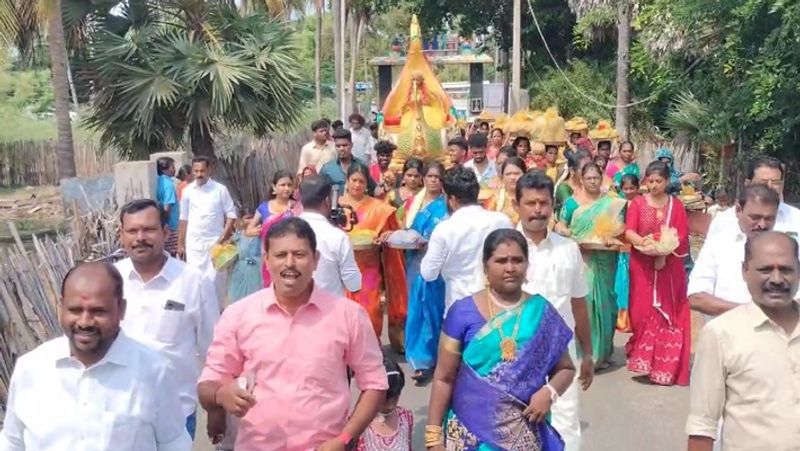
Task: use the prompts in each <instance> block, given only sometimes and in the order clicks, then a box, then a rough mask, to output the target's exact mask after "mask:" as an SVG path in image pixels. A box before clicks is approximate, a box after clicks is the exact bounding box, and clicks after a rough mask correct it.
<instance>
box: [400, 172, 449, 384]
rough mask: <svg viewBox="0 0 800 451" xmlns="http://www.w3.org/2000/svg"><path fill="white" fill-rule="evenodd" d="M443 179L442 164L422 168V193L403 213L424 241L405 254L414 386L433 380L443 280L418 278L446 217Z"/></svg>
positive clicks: (408, 338) (407, 224)
mask: <svg viewBox="0 0 800 451" xmlns="http://www.w3.org/2000/svg"><path fill="white" fill-rule="evenodd" d="M443 175H444V166H442V164H441V163H438V162H432V163H429V164H428V165H427V166H425V168H424V169H423V170H422V177H423V180H424V182H425V189H423V190H422V191H420V192H419V193H417V195H416V196H415V197H414V200H413V201H412V202H411V205H410V207H409V209H408V210H407V211H406V212H405V227H406V228H408V229H411V230H414V231H415V232H417V233H419V234H420V236H422V238H423V239H424V240H425V241H424V242H422V243H421V247H420V248H419V249H416V250H408V251H406V280H407V283H408V314H407V316H406V359H407V360H408V363H409V364H411V367H412V368H414V375H413V376H411V378H412V379H414V380H415V381H416V383H417V385H425V384H427V383H428V382H430V380H431V378H432V377H433V369H434V367H435V366H436V351H437V349H438V347H439V333H440V332H441V329H442V318H443V317H444V279H442V277H441V276H439V278H438V279H436V280H434V281H433V282H426V281H425V279H423V278H422V276H421V275H420V274H419V265H420V262H421V261H422V257H423V256H424V255H425V243H427V241H428V240H429V239H430V238H431V233H433V229H434V228H435V227H436V226H437V225H438V224H439V223H440V222H442V221H443V220H444V219H445V218H446V217H447V202H446V201H445V197H444V194H442V176H443Z"/></svg>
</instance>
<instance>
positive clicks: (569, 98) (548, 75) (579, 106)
mask: <svg viewBox="0 0 800 451" xmlns="http://www.w3.org/2000/svg"><path fill="white" fill-rule="evenodd" d="M564 69H565V71H564V72H565V73H566V75H567V77H568V78H569V79H570V80H571V81H572V83H574V84H575V85H576V86H577V87H578V88H580V90H581V91H583V92H584V93H586V94H588V95H589V96H591V97H592V98H594V99H596V100H599V101H600V102H602V103H605V104H608V105H613V104H615V103H616V96H615V92H616V90H615V87H614V79H615V74H614V68H613V67H610V66H604V65H599V64H594V63H589V62H586V61H580V60H576V61H573V62H572V63H571V64H569V66H567V67H566V68H564ZM529 92H530V107H531V109H538V110H544V109H546V108H548V107H550V106H556V107H558V111H559V112H560V113H561V116H562V117H564V118H565V119H567V120H569V119H570V118H571V117H574V116H582V117H583V118H585V119H586V120H587V121H588V122H589V124H590V125H594V124H595V123H597V121H598V120H601V119H604V120H613V118H614V109H613V108H606V107H603V106H600V105H597V104H596V103H593V102H591V101H589V100H588V99H586V97H584V96H583V95H581V94H580V93H579V92H578V91H577V90H576V89H575V88H574V87H572V86H571V85H570V84H569V83H568V82H567V80H565V79H564V76H563V75H562V74H561V73H560V72H558V70H556V69H555V68H553V69H549V70H547V71H546V72H544V74H543V75H540V76H539V77H537V78H536V81H535V82H534V83H533V84H532V85H531V86H530V87H529Z"/></svg>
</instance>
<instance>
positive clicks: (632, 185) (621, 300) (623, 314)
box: [614, 174, 639, 332]
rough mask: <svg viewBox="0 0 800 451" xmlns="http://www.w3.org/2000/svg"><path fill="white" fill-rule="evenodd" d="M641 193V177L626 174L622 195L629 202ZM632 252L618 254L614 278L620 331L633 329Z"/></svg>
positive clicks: (623, 178)
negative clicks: (630, 302)
mask: <svg viewBox="0 0 800 451" xmlns="http://www.w3.org/2000/svg"><path fill="white" fill-rule="evenodd" d="M638 195H639V177H637V176H635V175H634V174H625V175H623V176H622V178H621V188H620V196H621V197H624V198H625V200H626V201H628V204H630V202H631V201H632V200H633V199H634V198H635V197H636V196H638ZM630 258H631V254H630V252H620V253H619V255H618V256H617V275H616V279H615V280H614V292H615V293H616V294H617V330H618V331H620V332H630V331H631V319H630V317H629V316H628V291H629V289H630V287H629V284H630V280H629V279H628V268H629V266H630Z"/></svg>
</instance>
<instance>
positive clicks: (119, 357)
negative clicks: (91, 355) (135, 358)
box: [53, 329, 132, 367]
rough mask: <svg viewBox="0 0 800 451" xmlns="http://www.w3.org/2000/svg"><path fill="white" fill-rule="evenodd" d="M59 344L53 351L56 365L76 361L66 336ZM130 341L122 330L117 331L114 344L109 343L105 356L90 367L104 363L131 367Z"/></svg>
mask: <svg viewBox="0 0 800 451" xmlns="http://www.w3.org/2000/svg"><path fill="white" fill-rule="evenodd" d="M60 339H61V342H59V344H58V346H55V347H54V348H53V349H54V354H55V355H54V357H55V360H56V363H60V362H65V361H69V362H72V361H77V360H76V359H75V358H74V357H73V356H72V351H71V350H70V346H69V338H67V337H66V336H62V337H60ZM130 341H131V339H130V338H128V336H127V335H125V333H124V332H122V329H120V330H119V333H118V334H117V337H116V338H115V339H114V342H113V343H111V346H110V347H109V348H108V351H106V355H104V356H103V358H102V359H100V360H99V361H98V362H97V363H95V364H94V365H92V367H96V366H100V365H103V364H106V363H113V364H115V365H118V366H130V365H131V358H130V357H131V355H132V353H131V352H129V351H130Z"/></svg>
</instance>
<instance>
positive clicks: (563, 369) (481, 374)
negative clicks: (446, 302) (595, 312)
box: [425, 229, 575, 451]
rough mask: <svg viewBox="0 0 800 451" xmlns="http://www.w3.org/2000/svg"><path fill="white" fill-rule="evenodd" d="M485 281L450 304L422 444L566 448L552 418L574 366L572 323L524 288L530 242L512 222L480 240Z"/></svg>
mask: <svg viewBox="0 0 800 451" xmlns="http://www.w3.org/2000/svg"><path fill="white" fill-rule="evenodd" d="M483 265H484V272H485V274H486V279H487V288H486V289H485V290H482V291H479V292H477V293H475V294H473V295H472V296H469V297H466V298H464V299H461V300H459V301H456V302H455V303H454V304H453V306H452V307H450V310H449V311H448V312H447V317H446V318H445V321H444V326H443V329H442V336H441V339H440V341H441V342H440V346H439V357H438V361H437V365H436V373H435V375H434V381H433V389H432V391H431V401H430V406H429V408H428V423H427V426H426V428H425V446H426V447H427V448H428V449H433V450H436V451H442V450H445V449H446V450H474V451H494V450H498V451H499V450H503V451H505V450H509V451H510V450H515V451H516V450H519V451H522V450H524V451H561V450H563V449H564V442H563V441H562V440H561V437H559V435H558V433H557V432H556V431H555V429H553V427H552V426H551V425H550V424H549V422H548V419H547V418H548V414H549V412H550V408H551V406H552V404H553V402H555V401H556V399H558V396H559V395H560V394H562V393H564V391H565V390H566V389H567V388H568V387H569V384H570V383H571V382H572V380H573V378H574V377H575V367H574V365H573V364H572V360H571V359H570V357H569V354H568V351H567V347H568V344H569V341H570V339H571V338H572V331H570V329H569V328H568V327H567V326H566V324H565V323H564V321H563V320H562V319H561V316H560V315H559V313H558V311H556V309H555V308H554V307H553V306H552V305H550V303H549V302H547V300H545V299H544V298H543V297H541V296H538V295H535V296H531V295H530V294H527V293H525V292H523V291H522V283H523V281H524V279H525V274H526V272H527V269H528V243H527V241H526V240H525V238H524V237H523V236H522V234H521V233H520V232H518V231H516V230H512V229H499V230H495V231H494V232H492V233H490V234H489V236H488V237H487V238H486V242H485V243H484V246H483Z"/></svg>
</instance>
